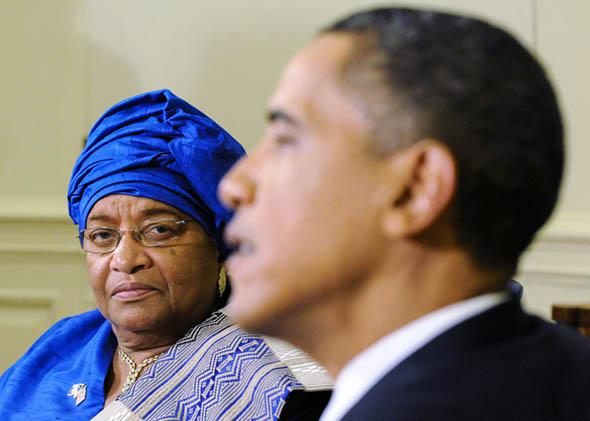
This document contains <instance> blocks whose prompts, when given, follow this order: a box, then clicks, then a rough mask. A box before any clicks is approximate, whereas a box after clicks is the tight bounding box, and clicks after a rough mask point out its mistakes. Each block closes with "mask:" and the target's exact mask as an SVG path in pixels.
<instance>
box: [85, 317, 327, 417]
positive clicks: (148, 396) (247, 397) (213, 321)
mask: <svg viewBox="0 0 590 421" xmlns="http://www.w3.org/2000/svg"><path fill="white" fill-rule="evenodd" d="M297 363H298V364H308V363H312V366H314V365H315V366H314V368H313V369H312V370H310V371H311V372H314V374H315V376H316V380H315V381H314V382H312V383H315V384H311V387H310V388H309V389H308V390H322V389H323V390H326V389H330V388H331V382H330V380H329V379H328V378H327V377H326V376H325V370H323V368H321V367H320V366H319V365H317V364H316V363H314V362H312V361H311V360H309V358H308V357H307V360H306V358H305V357H303V358H302V357H301V356H299V360H298V361H297ZM322 371H323V373H324V375H323V377H322V375H321V374H318V372H322ZM298 377H299V378H301V376H295V375H294V374H293V372H292V371H291V370H290V369H289V367H288V365H287V364H286V363H285V362H283V361H281V360H280V359H279V358H278V357H277V356H276V355H275V353H274V352H273V350H272V349H271V347H270V346H269V345H268V343H267V341H266V340H265V339H264V338H263V337H261V336H259V335H255V334H249V333H246V332H244V331H242V330H241V329H240V328H239V327H237V326H236V325H235V324H234V323H233V322H232V321H231V320H230V319H229V318H228V317H227V316H226V315H225V314H224V313H223V312H216V313H213V315H212V316H211V317H209V318H208V319H207V320H205V321H204V322H202V323H201V324H199V325H198V326H196V327H194V328H193V329H191V330H190V331H189V332H188V333H187V334H186V335H185V336H184V337H183V338H182V339H181V340H179V341H178V342H177V343H176V344H175V345H173V346H172V347H171V348H170V349H169V350H168V351H167V352H166V353H165V354H164V355H162V356H161V357H160V358H159V359H158V361H157V362H156V363H154V364H153V365H152V366H151V367H149V368H148V369H147V370H146V372H145V373H143V374H142V375H141V376H140V377H139V379H138V380H137V382H136V383H135V384H134V385H133V386H132V387H131V388H130V389H129V390H128V391H127V392H125V393H123V394H122V395H120V396H119V397H118V398H117V401H115V402H113V404H111V405H109V406H107V407H106V408H105V409H104V410H103V411H102V412H101V413H100V414H98V415H97V416H96V417H95V418H94V419H95V420H138V419H143V420H156V419H157V420H276V419H278V416H279V414H280V412H281V409H282V408H283V406H284V404H285V401H286V399H287V396H288V395H289V393H290V392H291V391H293V390H303V389H307V388H306V386H304V384H303V383H302V382H301V381H300V380H299V379H298Z"/></svg>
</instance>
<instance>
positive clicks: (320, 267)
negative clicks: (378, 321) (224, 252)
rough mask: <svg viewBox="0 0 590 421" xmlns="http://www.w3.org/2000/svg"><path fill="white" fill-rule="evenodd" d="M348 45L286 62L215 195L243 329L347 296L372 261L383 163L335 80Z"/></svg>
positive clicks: (316, 49) (271, 324)
mask: <svg viewBox="0 0 590 421" xmlns="http://www.w3.org/2000/svg"><path fill="white" fill-rule="evenodd" d="M352 47H353V38H352V37H351V36H350V35H343V34H342V35H341V34H337V35H336V34H328V35H322V36H320V37H319V38H317V39H316V40H314V41H313V42H312V43H311V44H310V45H308V46H307V47H306V48H304V49H303V50H302V51H301V52H300V53H299V54H298V55H297V56H296V57H295V58H294V59H293V61H292V62H291V63H290V64H289V65H288V67H287V68H286V69H285V71H284V73H283V76H282V78H281V80H280V82H279V84H278V87H277V88H276V91H275V92H274V94H273V95H272V98H271V100H270V104H269V121H268V124H267V127H266V130H265V133H264V136H263V138H262V140H261V141H260V143H259V145H258V147H257V148H256V150H254V151H253V153H252V154H251V155H250V156H249V157H248V158H245V160H243V161H241V162H240V163H239V164H238V165H237V166H236V167H235V168H234V169H233V170H232V171H231V172H230V174H229V175H228V176H226V178H225V180H224V181H223V182H222V185H221V187H220V194H221V197H222V199H223V200H224V201H225V203H227V204H230V205H231V206H233V207H235V208H236V214H235V217H234V219H233V221H232V223H231V224H230V226H229V228H228V230H227V237H228V239H229V240H230V241H231V242H233V243H234V244H236V246H237V251H236V252H235V253H234V254H233V255H232V256H231V257H230V258H229V260H228V268H229V272H230V274H231V276H232V281H233V284H232V296H231V299H230V309H231V314H232V316H233V318H234V319H235V320H236V321H237V322H239V323H240V324H242V326H244V327H245V328H247V329H250V330H253V331H258V332H263V333H276V327H277V326H280V325H281V323H282V321H283V320H293V319H292V318H293V317H299V316H300V315H301V314H304V313H308V314H309V312H310V311H316V310H317V309H321V306H322V305H323V304H324V303H326V302H328V301H329V300H331V299H332V298H334V297H335V296H338V295H339V294H343V293H350V291H352V290H354V285H355V283H356V282H358V280H359V279H360V278H361V277H363V276H364V274H365V273H366V272H368V271H369V270H370V268H371V266H372V265H373V264H374V262H375V258H376V256H377V255H378V253H379V245H380V231H379V229H378V224H379V223H378V214H377V213H378V208H379V205H380V204H379V200H380V197H379V195H378V194H376V192H377V191H378V190H379V182H380V178H381V177H380V174H381V172H382V170H383V165H384V164H383V163H382V161H380V160H379V158H377V157H376V156H374V155H373V154H371V153H370V152H369V148H368V147H367V137H368V133H369V130H368V127H369V126H368V122H367V121H366V118H365V117H364V115H363V113H362V111H361V109H362V107H359V106H358V103H357V102H356V101H354V100H353V97H352V95H351V92H350V90H349V89H348V88H347V87H346V86H345V84H344V83H343V82H342V80H341V79H342V71H343V68H342V66H343V64H344V62H345V60H346V58H347V57H348V54H349V53H350V51H351V48H352ZM313 309H315V310H313ZM320 311H321V310H320Z"/></svg>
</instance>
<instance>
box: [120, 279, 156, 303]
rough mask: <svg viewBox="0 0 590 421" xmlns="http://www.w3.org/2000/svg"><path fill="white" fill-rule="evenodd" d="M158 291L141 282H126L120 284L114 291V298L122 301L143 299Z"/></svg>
mask: <svg viewBox="0 0 590 421" xmlns="http://www.w3.org/2000/svg"><path fill="white" fill-rule="evenodd" d="M154 291H156V289H155V288H154V287H151V286H150V285H147V284H143V283H140V282H125V283H122V284H119V285H118V286H117V287H116V288H115V289H114V291H113V294H112V296H113V297H117V298H119V299H122V300H130V299H136V298H142V297H143V296H145V295H147V294H150V293H151V292H154Z"/></svg>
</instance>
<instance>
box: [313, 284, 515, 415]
mask: <svg viewBox="0 0 590 421" xmlns="http://www.w3.org/2000/svg"><path fill="white" fill-rule="evenodd" d="M507 299H508V294H507V293H506V292H505V291H503V292H496V293H489V294H484V295H480V296H477V297H474V298H470V299H468V300H465V301H461V302H459V303H455V304H451V305H449V306H446V307H443V308H441V309H438V310H436V311H433V312H432V313H428V314H426V315H425V316H422V317H420V318H419V319H416V320H414V321H412V322H410V323H408V324H407V325H405V326H403V327H401V328H399V329H397V330H395V331H393V332H391V333H389V334H388V335H386V336H384V337H383V338H381V339H379V340H378V341H377V342H376V343H374V344H373V345H371V346H370V347H369V348H367V349H365V350H364V351H362V352H361V353H360V354H358V355H356V356H355V357H354V358H353V359H352V360H350V361H349V362H348V364H346V366H344V368H343V369H342V371H340V374H339V375H338V377H337V379H336V384H335V388H334V392H333V393H332V398H331V399H330V402H329V404H328V406H327V407H326V409H325V410H324V412H323V414H322V417H321V418H320V421H335V420H339V419H341V418H342V417H343V416H344V415H345V414H346V413H347V412H348V411H349V410H350V409H352V407H353V406H354V405H355V404H356V403H357V402H358V401H359V400H360V399H361V398H362V397H363V396H364V395H365V394H366V393H367V392H368V391H369V389H371V387H373V386H374V385H375V384H377V382H378V381H379V380H380V379H381V378H382V377H383V376H385V374H387V373H388V372H390V371H391V370H392V369H393V368H394V367H396V366H397V365H398V364H399V363H401V362H402V361H403V360H405V359H406V358H407V357H409V356H410V355H411V354H413V353H414V352H416V351H417V350H418V349H420V348H422V347H423V346H424V345H426V344H427V343H428V342H430V341H431V340H432V339H434V338H435V337H437V336H439V335H440V334H441V333H443V332H444V331H446V330H448V329H450V328H451V327H453V326H455V325H457V324H459V323H461V322H463V321H464V320H467V319H469V318H470V317H473V316H475V315H477V314H479V313H483V312H484V311H486V310H488V309H490V308H492V307H494V306H497V305H498V304H500V303H502V302H504V301H506V300H507Z"/></svg>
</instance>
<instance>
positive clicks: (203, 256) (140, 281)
mask: <svg viewBox="0 0 590 421" xmlns="http://www.w3.org/2000/svg"><path fill="white" fill-rule="evenodd" d="M170 219H174V220H178V221H179V220H191V218H190V217H188V216H187V215H185V214H184V213H182V212H180V211H178V210H177V209H175V208H173V207H171V206H168V205H166V204H164V203H162V202H158V201H156V200H151V199H146V198H141V197H132V196H124V195H112V196H107V197H105V198H103V199H101V200H100V201H98V202H97V203H96V204H95V205H94V207H93V208H92V211H91V212H90V214H89V215H88V220H87V224H86V225H87V226H86V229H87V230H91V229H93V228H96V227H110V228H117V229H119V230H128V229H133V228H134V227H137V226H140V225H143V224H145V222H146V221H159V220H160V221H162V220H167V221H170ZM154 229H155V230H156V231H157V232H159V231H160V228H158V226H157V225H156V226H155V228H154ZM98 235H101V234H100V233H99V234H98ZM86 261H87V265H88V272H89V276H90V285H91V286H92V290H93V292H94V296H95V298H96V303H97V306H98V309H99V310H100V311H101V313H102V314H103V315H104V316H105V317H106V318H107V319H109V320H110V321H111V323H112V325H113V330H114V331H115V333H116V334H117V336H119V333H121V332H124V331H126V332H129V333H131V332H134V333H147V334H152V335H155V337H154V340H157V339H156V337H169V339H170V340H172V341H175V340H177V339H178V338H179V337H180V336H182V334H183V333H184V332H186V330H188V329H189V328H190V327H191V326H193V325H194V324H195V323H197V322H199V321H201V320H203V319H204V318H205V317H206V316H207V315H208V314H209V313H210V311H211V309H212V306H213V304H214V302H215V299H216V296H217V279H218V273H219V269H220V266H219V263H218V253H217V250H216V248H215V246H214V245H213V243H212V241H211V240H210V239H209V237H208V236H207V234H206V233H205V231H204V230H203V229H202V228H201V226H200V225H199V223H197V222H191V223H189V224H185V225H184V229H183V230H181V231H180V235H179V236H178V238H177V239H176V240H173V241H172V243H170V244H166V245H164V246H158V247H145V246H144V245H142V244H141V243H140V242H139V241H137V240H136V239H135V238H134V235H133V232H125V233H123V234H122V237H121V241H120V242H119V245H118V246H117V248H116V249H115V250H114V251H112V252H110V253H104V254H100V253H87V255H86Z"/></svg>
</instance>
